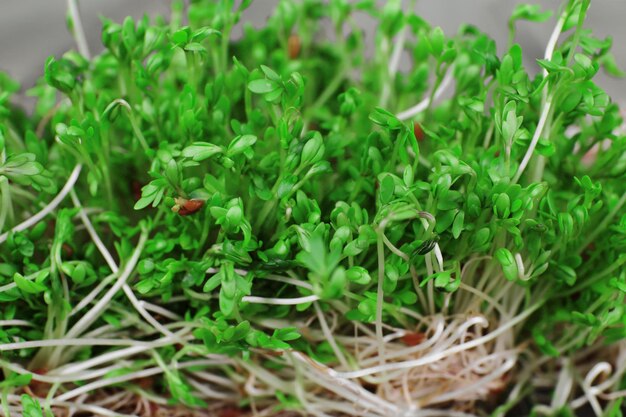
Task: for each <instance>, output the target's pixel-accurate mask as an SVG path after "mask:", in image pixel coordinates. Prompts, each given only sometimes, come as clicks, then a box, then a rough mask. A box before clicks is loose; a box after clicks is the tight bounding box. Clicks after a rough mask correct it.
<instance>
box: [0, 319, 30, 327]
mask: <svg viewBox="0 0 626 417" xmlns="http://www.w3.org/2000/svg"><path fill="white" fill-rule="evenodd" d="M8 326H27V327H34V325H33V323H31V322H30V321H26V320H0V327H8Z"/></svg>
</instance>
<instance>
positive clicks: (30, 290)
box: [13, 272, 47, 294]
mask: <svg viewBox="0 0 626 417" xmlns="http://www.w3.org/2000/svg"><path fill="white" fill-rule="evenodd" d="M13 281H14V282H15V284H16V285H17V287H18V288H19V289H20V290H22V291H23V292H24V293H26V294H39V293H41V292H43V291H45V290H46V289H47V288H46V286H45V285H43V284H40V283H38V282H35V281H33V280H28V279H26V278H24V276H22V275H21V274H19V273H17V272H16V273H15V275H13Z"/></svg>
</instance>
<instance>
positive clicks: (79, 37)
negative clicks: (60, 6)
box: [67, 0, 91, 59]
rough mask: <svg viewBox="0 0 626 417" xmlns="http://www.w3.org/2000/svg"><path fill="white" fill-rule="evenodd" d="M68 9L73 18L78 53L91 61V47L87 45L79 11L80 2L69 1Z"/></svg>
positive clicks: (76, 0)
mask: <svg viewBox="0 0 626 417" xmlns="http://www.w3.org/2000/svg"><path fill="white" fill-rule="evenodd" d="M67 8H68V9H69V12H70V16H71V17H72V24H73V32H74V38H75V39H76V46H78V52H80V54H81V55H82V56H84V57H85V58H87V59H91V54H90V53H89V45H87V37H86V36H85V30H84V29H83V23H82V20H81V18H80V12H79V10H78V0H67Z"/></svg>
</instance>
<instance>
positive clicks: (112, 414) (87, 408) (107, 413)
mask: <svg viewBox="0 0 626 417" xmlns="http://www.w3.org/2000/svg"><path fill="white" fill-rule="evenodd" d="M8 399H9V401H14V402H16V403H19V402H21V398H20V396H19V395H14V394H9V396H8ZM50 405H51V406H54V407H66V408H68V409H69V410H72V411H74V412H76V411H78V412H81V413H89V414H91V415H96V416H103V417H137V416H134V415H131V414H122V413H118V412H116V411H111V410H109V409H107V408H104V407H99V406H97V405H93V404H84V403H79V402H66V401H58V400H54V399H52V400H50ZM20 409H21V408H20ZM0 412H2V411H1V410H0ZM16 415H20V414H16Z"/></svg>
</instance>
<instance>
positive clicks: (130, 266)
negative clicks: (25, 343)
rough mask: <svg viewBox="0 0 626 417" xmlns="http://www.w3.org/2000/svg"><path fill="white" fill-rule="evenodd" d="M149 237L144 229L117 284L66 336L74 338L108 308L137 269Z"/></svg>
mask: <svg viewBox="0 0 626 417" xmlns="http://www.w3.org/2000/svg"><path fill="white" fill-rule="evenodd" d="M147 239H148V233H147V231H145V230H144V231H142V233H141V235H140V236H139V242H137V247H136V248H135V251H134V252H133V254H132V256H131V257H130V259H129V260H128V263H127V264H126V266H125V267H124V270H123V271H122V273H121V274H120V275H119V277H118V279H117V281H116V282H115V284H113V286H112V287H111V288H110V289H109V291H107V292H106V294H104V296H103V297H102V298H101V299H100V300H99V301H98V302H97V303H96V305H95V306H93V307H92V309H91V310H89V312H87V314H85V315H84V316H83V317H82V318H81V319H80V320H79V321H78V322H77V323H76V324H75V325H74V327H72V328H71V329H70V330H69V331H68V332H67V335H66V337H68V338H72V337H76V336H78V335H79V334H80V333H82V332H83V331H84V330H85V329H87V328H88V327H89V326H90V325H91V324H92V323H93V322H94V321H95V320H97V319H98V317H99V316H100V314H102V312H104V311H105V310H106V309H107V308H108V306H109V303H110V302H111V300H112V299H113V297H114V296H115V294H117V293H118V291H119V290H120V288H122V287H123V286H124V284H125V283H126V280H127V279H128V277H129V276H130V274H131V273H132V272H133V270H134V269H135V266H136V265H137V261H138V260H139V256H141V251H142V250H143V247H144V245H145V244H146V240H147Z"/></svg>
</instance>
